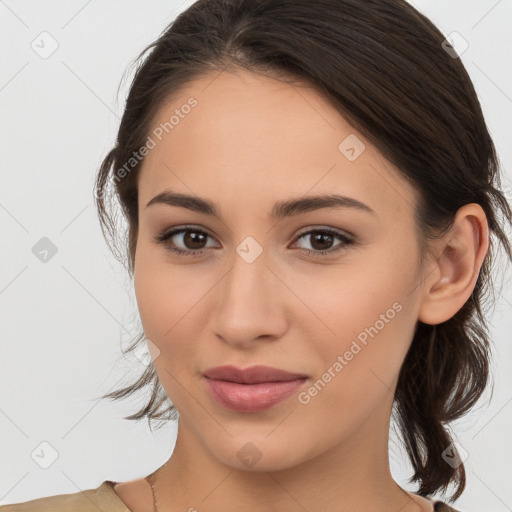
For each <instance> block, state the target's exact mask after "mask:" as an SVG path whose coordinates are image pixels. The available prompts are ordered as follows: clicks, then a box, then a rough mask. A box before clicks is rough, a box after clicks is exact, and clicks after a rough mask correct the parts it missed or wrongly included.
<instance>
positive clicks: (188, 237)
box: [155, 227, 210, 256]
mask: <svg viewBox="0 0 512 512" xmlns="http://www.w3.org/2000/svg"><path fill="white" fill-rule="evenodd" d="M209 237H210V235H209V234H208V233H206V232H205V231H202V230H200V229H196V228H183V227H182V228H178V229H173V230H171V231H165V232H163V233H161V234H160V235H157V236H156V237H155V241H156V242H158V243H161V244H163V245H164V246H165V247H166V249H169V250H170V251H174V252H175V253H177V254H181V255H186V256H189V255H193V256H198V255H201V254H202V253H204V252H205V249H207V248H208V247H207V246H206V245H205V243H206V242H207V240H208V238H209ZM180 245H181V246H182V247H180Z"/></svg>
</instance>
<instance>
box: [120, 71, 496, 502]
mask: <svg viewBox="0 0 512 512" xmlns="http://www.w3.org/2000/svg"><path fill="white" fill-rule="evenodd" d="M190 96H193V97H194V98H196V99H197V101H198V105H197V106H196V107H195V108H194V109H192V110H191V112H190V113H189V114H188V115H186V116H184V118H183V119H180V122H179V124H177V125H176V126H174V128H173V129H172V130H171V131H169V133H168V134H167V135H165V136H164V137H163V138H162V141H161V142H159V143H158V144H157V146H156V147H155V148H154V149H152V150H151V151H150V152H149V154H148V155H147V156H146V158H145V161H144V163H143V166H142V170H141V174H140V176H139V192H138V193H139V220H140V222H139V232H138V241H137V246H136V257H135V275H134V285H135V293H136V298H137V303H138V308H139V312H140V315H141V320H142V325H143V327H144V331H145V334H146V337H147V339H149V340H151V342H152V343H154V344H155V346H156V347H158V350H159V353H158V355H157V357H155V358H154V364H155V368H156V371H157V373H158V376H159V378H160V381H161V383H162V385H163V387H164V388H165V391H166V393H167V394H168V396H169V397H170V399H171V401H172V402H173V403H174V405H175V406H176V408H177V410H178V411H179V413H180V419H179V425H178V436H177V440H176V445H175V448H174V451H173V453H172V456H171V457H170V459H169V460H168V461H167V463H166V464H165V465H164V466H163V467H162V468H161V469H160V470H159V471H158V473H157V481H156V493H157V499H158V504H159V509H160V511H163V510H166V511H178V510H179V511H185V510H189V509H190V508H191V507H194V508H195V509H196V510H198V511H200V512H202V511H210V512H213V511H219V510H222V511H223V512H231V511H235V510H236V511H238V510H244V511H248V512H251V511H261V510H268V511H280V512H288V511H290V512H291V511H304V510H307V511H308V512H315V511H318V512H319V511H322V512H331V511H336V512H348V511H351V512H357V511H361V512H362V511H365V512H367V511H369V510H379V511H383V512H387V511H389V512H399V511H400V512H413V511H415V512H417V511H427V510H432V505H431V503H430V502H429V501H427V500H426V499H424V498H421V497H419V496H417V495H415V494H412V493H409V492H407V491H405V490H404V489H402V488H400V487H399V486H398V485H397V484H396V482H395V481H394V480H393V478H392V475H391V473H390V469H389V455H388V432H389V425H390V415H391V408H392V404H393V395H394V390H395V387H396V383H397V379H398V376H399V371H400V367H401V365H402V362H403V360H404V358H405V355H406V353H407V350H408V348H409V346H410V343H411V341H412V337H413V334H414V330H415V327H416V324H417V322H418V321H419V320H420V321H422V322H424V323H427V324H432V325H434V324H438V323H441V322H444V321H446V320H448V319H450V318H451V317H452V316H453V315H454V314H455V313H456V312H457V311H458V310H459V309H460V308H461V307H462V305H463V304H464V303H465V302H466V300H467V299H468V298H469V296H470V295H471V292H472V290H473V288H474V285H475V283H476V279H477V277H478V271H479V269H480V267H481V264H482V261H483V259H484V256H485V254H486V253H487V250H488V246H489V233H488V226H487V221H486V217H485V214H484V212H483V210H482V209H481V207H480V206H479V205H477V204H474V203H473V204H468V205H465V206H464V207H462V208H461V209H460V210H459V211H458V213H457V216H456V219H455V223H454V226H453V228H452V230H451V231H450V232H449V233H448V234H447V235H446V236H445V237H444V238H443V239H442V240H439V241H436V242H435V243H434V244H432V257H431V258H430V259H429V261H428V263H427V265H425V268H423V269H421V268H419V266H418V245H417V241H416V238H415V234H414V222H413V212H414V209H415V205H416V200H417V195H416V191H415V190H414V189H413V188H412V187H411V185H410V184H409V183H408V182H407V181H405V179H404V178H402V176H401V174H400V173H399V171H398V169H396V168H395V167H394V166H393V165H392V164H391V163H389V162H388V161H386V160H385V159H384V158H383V157H382V155H381V154H380V153H379V152H378V151H377V150H376V148H375V147H374V146H372V145H371V143H370V142H369V141H368V140H367V139H366V138H365V137H364V136H363V135H361V134H360V133H359V132H357V131H356V130H355V129H354V128H353V127H351V126H350V125H349V124H348V123H347V121H346V120H345V119H344V118H343V117H342V116H341V115H340V114H339V113H338V112H337V111H336V110H335V109H334V108H333V107H332V106H331V104H330V103H329V102H328V101H327V100H326V99H325V98H324V97H323V96H322V95H321V94H320V93H319V92H318V91H317V90H316V89H315V88H313V87H312V86H311V85H307V84H299V83H295V84H293V85H290V84H286V83H284V82H281V81H278V80H274V79H271V78H267V77H264V76H262V75H259V74H253V73H249V72H247V71H238V72H236V73H234V72H233V73H228V72H222V73H219V72H212V73H209V74H207V75H203V76H202V77H201V78H200V79H198V80H196V81H195V82H193V83H191V84H188V85H187V88H186V89H184V90H183V92H182V93H181V94H180V95H179V96H176V97H175V98H174V99H173V101H172V102H170V103H167V104H165V105H163V106H162V107H161V109H160V111H159V113H158V116H157V118H156V119H155V121H154V126H157V125H158V124H159V123H160V122H165V121H166V120H168V119H169V118H170V117H171V115H173V114H174V112H175V109H176V108H178V109H179V108H180V106H182V105H183V104H185V103H186V102H187V99H188V98H189V97H190ZM351 134H355V135H356V136H357V137H358V138H359V139H360V140H361V141H363V142H364V144H365V146H366V149H365V150H364V151H363V152H362V153H361V154H360V155H359V156H358V158H357V159H356V160H354V161H350V160H349V159H347V158H346V156H345V155H344V154H342V152H340V150H339V149H338V146H339V144H340V142H341V141H343V140H344V139H345V138H346V137H347V136H348V135H351ZM166 189H173V191H176V192H181V193H185V194H192V195H195V196H199V197H201V198H205V199H208V200H210V201H212V202H214V203H215V204H216V205H217V207H218V209H219V211H220V212H221V215H222V218H221V219H219V218H216V217H213V216H209V215H206V214H204V213H197V212H193V211H190V210H187V209H185V208H183V207H178V206H169V205H163V204H156V205H152V206H149V207H146V204H147V203H148V202H149V201H150V199H152V198H153V197H154V196H155V195H157V194H159V193H160V192H162V191H163V190H166ZM333 192H337V193H343V195H346V196H349V197H352V198H355V199H357V200H359V201H361V202H363V203H365V204H367V205H368V206H370V207H371V208H372V209H373V210H374V211H375V215H371V214H368V213H366V212H363V211H358V210H355V209H349V208H344V209H343V208H325V209H321V210H316V211H310V212H307V213H302V214H300V215H297V216H292V217H288V218H285V219H282V220H280V221H279V222H275V221H272V220H271V219H270V217H269V213H270V211H271V209H272V206H273V205H274V202H276V201H280V200H286V199H290V198H296V197H302V196H304V195H306V196H307V195H316V194H331V193H333ZM184 224H191V225H193V228H192V230H194V229H200V230H203V231H206V232H207V233H208V235H209V237H208V238H207V239H206V240H205V241H204V244H203V248H205V250H206V252H205V253H203V254H202V255H200V256H197V257H191V256H180V255H176V254H174V253H172V252H171V251H170V250H169V249H168V248H166V247H165V245H163V244H158V243H156V242H155V241H154V237H155V236H157V235H158V234H160V233H161V232H162V231H164V230H168V229H169V228H171V227H181V226H183V225H184ZM311 228H315V229H319V230H320V231H321V229H322V228H324V229H325V228H332V229H335V230H337V231H339V232H341V233H342V234H344V233H345V234H351V235H353V237H354V238H355V240H356V243H355V244H353V245H347V246H346V247H345V248H344V249H342V250H341V251H339V252H337V253H332V254H330V255H324V256H322V255H320V256H308V255H306V254H302V253H301V252H299V249H301V248H302V249H309V250H312V251H317V252H318V251H320V250H321V247H320V248H318V247H319V245H318V244H316V245H315V243H314V240H313V237H312V236H307V235H306V236H303V237H302V238H299V235H301V234H302V233H304V232H305V231H307V230H309V229H311ZM248 236H251V237H253V238H254V239H255V240H256V241H257V242H258V244H259V245H260V246H261V248H262V249H263V252H262V253H261V255H260V256H259V257H258V258H256V259H255V260H254V261H253V262H252V263H248V262H247V261H246V260H244V259H243V258H242V257H240V256H239V254H238V253H237V251H236V248H237V246H239V244H240V243H241V242H242V241H243V240H244V239H245V238H246V237H248ZM167 243H168V244H169V245H172V244H173V243H174V246H176V247H179V248H181V249H188V250H192V251H193V250H196V251H197V250H200V249H195V247H198V246H194V245H190V241H189V242H188V245H185V243H186V240H185V238H184V236H183V234H177V235H174V237H173V238H172V239H171V240H168V242H167ZM340 243H343V242H342V241H341V240H339V239H337V238H336V237H334V238H333V240H332V244H331V245H330V246H329V245H327V246H326V248H327V249H329V248H333V247H335V246H337V245H338V244H340ZM199 247H201V246H199ZM396 303H399V304H400V305H401V309H400V311H399V312H396V311H394V312H395V314H394V317H393V318H392V319H389V320H388V322H386V323H385V325H384V327H383V328H381V329H380V330H379V332H378V333H377V334H376V335H374V337H373V338H372V337H368V340H367V344H366V345H363V344H362V343H359V345H360V346H361V350H360V351H359V352H358V353H357V355H355V356H354V357H353V359H352V360H350V361H349V362H348V364H346V366H344V367H343V369H342V370H341V371H339V372H338V373H337V374H336V376H335V377H334V378H332V379H331V380H330V382H329V383H328V384H327V385H325V387H323V389H321V391H320V392H318V393H317V394H316V396H314V397H311V400H310V401H309V402H308V403H307V404H304V403H300V402H299V400H298V397H297V393H296V394H294V395H292V396H291V397H289V398H288V399H286V400H285V401H284V402H281V403H279V404H277V405H275V406H273V407H271V408H270V409H267V410H265V411H262V412H258V413H237V412H233V411H230V410H228V409H225V408H223V407H222V406H220V405H218V404H217V403H216V402H214V401H213V400H212V399H211V398H210V396H209V394H208V393H207V390H206V387H205V384H204V379H203V377H202V372H203V371H204V370H206V369H207V368H210V367H213V366H218V365H224V364H233V365H235V366H239V367H243V368H246V367H248V366H252V365H254V364H265V365H268V366H274V367H278V368H282V369H285V370H288V371H292V372H298V373H304V374H307V375H308V376H309V379H308V381H307V383H305V384H304V386H303V387H302V388H301V389H300V391H304V390H307V389H309V388H310V387H311V386H312V385H313V383H315V382H316V381H317V380H318V379H321V378H322V375H323V374H324V373H325V372H326V371H327V370H328V368H330V367H332V366H333V363H334V362H335V361H336V360H337V357H338V356H339V355H340V354H341V355H343V354H344V353H345V352H346V351H347V350H349V348H350V347H351V344H352V342H353V341H354V340H357V336H358V334H360V333H361V332H363V331H364V330H365V328H369V327H370V326H374V325H376V321H377V320H378V319H379V318H381V317H380V315H381V314H386V311H388V310H390V308H391V309H393V308H392V305H393V304H396ZM248 442H251V443H252V444H253V445H255V446H256V447H257V450H258V451H259V453H260V454H261V458H260V459H259V460H258V461H257V463H256V464H254V465H253V466H252V467H248V466H247V465H246V464H244V463H243V462H242V461H241V460H240V459H239V458H238V456H237V453H238V452H239V451H240V450H241V449H242V447H244V445H245V444H246V443H248ZM115 490H116V492H117V493H118V495H119V496H120V498H121V499H122V500H123V501H124V503H125V504H126V505H127V506H128V507H129V508H131V510H133V511H134V512H143V511H144V512H145V511H151V510H152V509H153V505H152V496H151V490H150V488H149V486H148V484H147V482H146V481H145V480H143V479H139V480H133V481H130V482H123V483H119V484H117V486H116V487H115Z"/></svg>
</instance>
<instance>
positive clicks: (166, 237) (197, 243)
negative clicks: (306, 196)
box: [155, 228, 354, 256]
mask: <svg viewBox="0 0 512 512" xmlns="http://www.w3.org/2000/svg"><path fill="white" fill-rule="evenodd" d="M178 235H179V238H178ZM174 237H176V238H177V239H178V240H179V239H181V244H182V245H184V248H180V247H176V244H175V243H172V244H171V243H169V241H171V239H172V238H174ZM208 237H210V235H209V234H208V233H206V232H205V231H202V230H200V229H196V228H178V229H173V230H171V231H164V232H163V233H161V234H159V235H157V236H155V241H156V242H158V243H161V244H164V246H165V247H166V248H167V249H169V250H170V251H173V252H175V253H177V254H180V255H183V256H200V255H201V254H203V253H204V252H205V249H207V248H208V247H205V246H204V242H205V240H207V238H208ZM307 237H309V238H310V245H311V246H312V247H313V250H311V249H303V248H302V249H300V251H301V252H303V253H305V254H307V255H312V256H320V255H324V254H332V253H334V252H338V251H341V250H342V249H345V248H346V247H347V246H349V245H351V244H353V243H354V241H353V240H352V239H351V238H349V237H348V236H346V235H344V234H342V233H340V232H338V231H335V230H333V229H330V228H323V229H312V230H310V231H307V232H305V233H302V234H301V235H299V236H298V237H297V238H296V240H295V242H297V241H299V240H301V239H302V238H304V239H305V238H307ZM336 238H337V239H338V240H340V241H341V242H340V243H338V244H336V245H334V248H332V244H333V243H334V240H335V239H336ZM315 246H316V248H315ZM326 246H330V247H326ZM210 247H211V246H210Z"/></svg>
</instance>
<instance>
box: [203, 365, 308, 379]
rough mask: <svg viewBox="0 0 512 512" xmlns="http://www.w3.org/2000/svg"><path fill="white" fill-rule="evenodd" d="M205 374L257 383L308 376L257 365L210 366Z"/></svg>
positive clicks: (216, 377)
mask: <svg viewBox="0 0 512 512" xmlns="http://www.w3.org/2000/svg"><path fill="white" fill-rule="evenodd" d="M203 375H204V376H205V377H207V378H209V379H215V380H227V381H231V382H238V383H240V384H256V383H259V382H277V381H286V380H297V379H305V378H307V377H308V376H307V375H304V374H301V373H291V372H287V371H286V370H281V369H280V368H272V367H270V366H263V365H256V366H251V367H250V368H245V369H242V368H237V367H236V366H231V365H227V366H216V367H215V368H209V369H208V370H206V371H205V372H204V373H203Z"/></svg>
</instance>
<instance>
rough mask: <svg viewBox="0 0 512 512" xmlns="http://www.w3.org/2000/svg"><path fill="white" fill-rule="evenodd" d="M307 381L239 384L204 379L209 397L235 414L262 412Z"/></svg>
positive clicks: (291, 393)
mask: <svg viewBox="0 0 512 512" xmlns="http://www.w3.org/2000/svg"><path fill="white" fill-rule="evenodd" d="M306 380H307V379H305V378H304V379H297V380H287V381H281V382H261V383H259V384H239V383H237V382H228V381H225V380H214V379H208V378H205V382H206V387H207V389H208V391H209V393H210V395H211V397H212V398H213V399H214V400H215V401H216V402H217V403H219V404H220V405H223V406H224V407H227V408H228V409H231V410H233V411H237V412H257V411H263V410H265V409H268V408H269V407H272V406H273V405H275V404H277V403H279V402H282V401H283V400H285V399H286V398H288V397H289V396H290V395H293V393H295V391H297V389H299V388H300V387H301V386H302V385H303V384H304V382H305V381H306Z"/></svg>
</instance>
